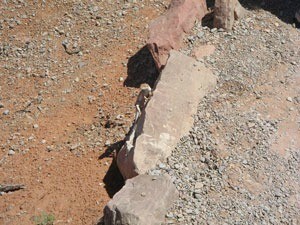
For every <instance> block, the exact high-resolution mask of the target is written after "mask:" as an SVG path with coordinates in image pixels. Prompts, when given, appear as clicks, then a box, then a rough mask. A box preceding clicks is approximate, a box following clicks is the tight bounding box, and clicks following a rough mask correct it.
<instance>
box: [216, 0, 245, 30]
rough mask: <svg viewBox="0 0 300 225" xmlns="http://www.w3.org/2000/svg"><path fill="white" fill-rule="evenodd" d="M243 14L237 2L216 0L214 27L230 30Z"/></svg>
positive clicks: (242, 9) (235, 0)
mask: <svg viewBox="0 0 300 225" xmlns="http://www.w3.org/2000/svg"><path fill="white" fill-rule="evenodd" d="M245 13H246V10H245V9H244V8H243V7H242V6H241V4H240V3H239V1H238V0H216V1H215V16H214V27H216V28H223V29H226V30H230V29H231V28H232V26H233V23H234V20H235V19H236V20H237V19H240V18H242V17H243V16H244V14H245Z"/></svg>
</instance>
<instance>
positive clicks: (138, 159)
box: [117, 50, 217, 179]
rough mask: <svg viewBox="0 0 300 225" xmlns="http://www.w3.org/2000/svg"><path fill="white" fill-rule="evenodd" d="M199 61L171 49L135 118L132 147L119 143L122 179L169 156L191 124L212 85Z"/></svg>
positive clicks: (146, 169) (213, 83)
mask: <svg viewBox="0 0 300 225" xmlns="http://www.w3.org/2000/svg"><path fill="white" fill-rule="evenodd" d="M216 81H217V79H216V77H215V76H214V75H213V74H212V72H211V71H210V70H209V69H208V68H206V67H205V66H204V64H203V63H200V62H197V61H196V60H195V59H193V58H191V57H188V56H186V55H184V54H182V53H180V52H177V51H175V50H172V51H171V52H170V58H169V59H168V63H167V65H166V67H165V68H164V69H163V71H162V72H161V74H160V77H159V79H158V82H157V84H156V88H155V90H154V92H153V96H152V98H151V99H150V101H149V102H148V104H147V106H146V108H145V109H144V110H143V111H142V115H141V117H140V118H139V119H138V120H137V126H136V131H135V135H136V136H135V138H134V142H133V143H134V144H133V145H134V146H133V147H132V148H130V149H128V147H126V145H124V146H123V148H122V149H121V150H120V152H119V153H118V156H117V164H118V167H119V169H120V172H121V173H122V175H123V177H124V178H125V179H128V178H131V177H134V176H136V175H138V174H144V173H146V171H148V170H149V169H151V168H154V167H155V165H156V164H157V163H158V162H159V161H164V160H165V159H166V158H167V157H168V156H170V154H171V151H172V149H174V148H175V146H176V144H177V143H178V141H179V140H180V138H181V137H182V136H184V135H186V134H188V131H189V129H190V128H191V127H192V125H193V121H194V120H193V115H194V114H195V113H196V111H197V105H198V103H199V101H200V100H201V98H203V97H204V96H205V95H206V94H207V93H208V92H209V91H210V90H212V89H213V88H214V87H215V85H216Z"/></svg>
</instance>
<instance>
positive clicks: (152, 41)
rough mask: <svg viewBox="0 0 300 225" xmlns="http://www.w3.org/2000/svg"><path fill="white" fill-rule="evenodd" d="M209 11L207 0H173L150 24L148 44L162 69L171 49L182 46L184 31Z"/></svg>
mask: <svg viewBox="0 0 300 225" xmlns="http://www.w3.org/2000/svg"><path fill="white" fill-rule="evenodd" d="M206 13H207V6H206V1H205V0H172V2H171V4H170V6H169V8H168V10H167V11H166V13H164V14H163V15H162V16H160V17H158V18H157V19H155V20H154V21H152V22H151V23H150V25H149V39H148V41H147V46H148V48H149V50H150V52H151V54H152V56H153V58H154V61H155V64H156V66H157V68H158V69H159V70H160V69H161V67H162V66H164V65H165V64H166V62H167V59H168V56H169V52H170V50H171V49H175V50H178V49H179V48H180V47H181V44H182V40H183V35H184V33H187V32H189V31H190V30H191V29H192V27H193V26H194V23H195V21H196V20H201V19H202V18H203V17H204V16H205V14H206Z"/></svg>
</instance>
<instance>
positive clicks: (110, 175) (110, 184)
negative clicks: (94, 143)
mask: <svg viewBox="0 0 300 225" xmlns="http://www.w3.org/2000/svg"><path fill="white" fill-rule="evenodd" d="M123 144H124V141H123V140H122V141H118V142H116V143H114V144H112V145H110V146H108V147H107V149H106V151H105V152H104V153H103V154H102V155H100V156H99V159H100V160H101V159H104V158H113V161H112V163H111V165H110V167H109V169H108V171H107V173H106V174H105V176H104V179H103V182H104V184H105V189H106V191H107V193H108V195H109V197H110V198H112V197H113V196H114V195H115V194H116V193H117V192H118V191H119V190H121V188H122V187H123V186H124V184H125V183H124V179H123V177H122V174H121V173H120V171H119V168H118V166H117V162H116V157H115V155H116V154H117V152H118V151H119V150H120V149H121V147H122V145H123Z"/></svg>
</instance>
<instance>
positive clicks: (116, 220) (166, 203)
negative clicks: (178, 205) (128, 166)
mask: <svg viewBox="0 0 300 225" xmlns="http://www.w3.org/2000/svg"><path fill="white" fill-rule="evenodd" d="M177 198H178V192H177V190H176V188H175V186H174V185H173V183H172V181H171V179H170V177H169V176H167V175H164V176H150V175H145V174H144V175H139V176H137V177H135V178H132V179H129V180H127V181H126V184H125V186H124V187H123V188H122V189H121V190H120V191H119V192H118V193H117V194H115V195H114V197H113V199H112V200H110V202H109V203H108V204H107V205H106V207H105V208H104V224H105V225H117V224H120V225H121V224H124V225H125V224H128V225H129V224H130V225H145V224H151V225H160V224H162V223H163V221H164V217H165V215H166V213H167V210H168V208H170V207H171V206H172V203H173V202H174V201H175V200H176V199H177Z"/></svg>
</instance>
